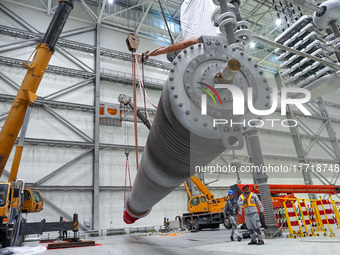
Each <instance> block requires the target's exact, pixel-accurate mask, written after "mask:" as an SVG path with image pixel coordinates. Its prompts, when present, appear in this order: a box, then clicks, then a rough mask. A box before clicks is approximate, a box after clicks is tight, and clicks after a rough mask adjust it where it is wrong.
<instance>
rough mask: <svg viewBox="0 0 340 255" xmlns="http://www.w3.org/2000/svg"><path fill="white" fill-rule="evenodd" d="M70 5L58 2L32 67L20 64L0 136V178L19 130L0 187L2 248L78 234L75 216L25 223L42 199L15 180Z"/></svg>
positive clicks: (68, 1)
mask: <svg viewBox="0 0 340 255" xmlns="http://www.w3.org/2000/svg"><path fill="white" fill-rule="evenodd" d="M73 2H74V0H59V5H58V8H57V10H56V12H55V14H54V16H53V18H52V21H51V23H50V25H49V27H48V29H47V32H46V33H45V35H44V37H43V39H42V42H41V43H39V44H38V45H37V47H36V49H35V51H34V52H33V53H32V55H34V57H33V60H32V63H31V64H28V61H27V62H25V63H23V65H24V66H25V67H26V68H27V69H28V70H27V73H26V76H25V78H24V80H23V82H22V84H21V86H20V88H19V91H18V93H17V95H16V97H15V99H14V102H13V104H12V107H11V109H10V111H9V113H8V116H7V118H6V121H5V123H4V125H3V127H2V129H1V132H0V176H2V174H3V171H4V168H5V166H6V163H7V160H8V157H9V155H10V153H11V151H12V149H13V146H14V144H15V141H16V139H17V137H18V134H19V131H20V129H21V135H20V139H19V142H18V145H17V147H16V151H15V155H14V159H13V164H12V168H11V171H10V175H9V178H8V182H5V183H0V241H1V243H2V247H7V246H16V245H20V244H21V242H23V239H24V236H25V235H27V234H41V233H42V232H45V231H61V230H74V231H77V230H78V216H77V215H76V214H75V215H74V219H73V222H57V223H46V222H45V221H42V222H38V223H26V222H25V220H24V219H23V218H22V213H36V212H40V211H41V210H42V209H43V198H42V196H41V193H40V191H39V190H36V189H29V188H25V183H24V181H23V180H19V179H17V174H18V169H19V164H20V159H21V154H22V150H23V142H24V137H25V133H26V130H27V125H28V120H29V116H30V112H31V107H32V106H33V103H34V101H35V100H36V98H37V95H36V94H35V93H36V91H37V89H38V87H39V84H40V81H41V79H42V78H43V75H44V73H45V71H46V68H47V66H48V63H49V61H50V59H51V57H52V55H53V53H54V50H55V46H56V44H57V40H58V38H59V36H60V34H61V31H62V30H63V28H64V25H65V23H66V20H67V18H68V16H69V14H70V12H71V10H72V9H73ZM32 55H31V56H32ZM31 56H30V58H31Z"/></svg>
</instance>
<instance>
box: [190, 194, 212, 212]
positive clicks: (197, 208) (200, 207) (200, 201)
mask: <svg viewBox="0 0 340 255" xmlns="http://www.w3.org/2000/svg"><path fill="white" fill-rule="evenodd" d="M208 210H209V208H208V202H207V198H206V197H205V196H203V195H198V196H193V197H191V198H190V200H189V212H190V213H197V212H208Z"/></svg>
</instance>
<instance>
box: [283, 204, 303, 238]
mask: <svg viewBox="0 0 340 255" xmlns="http://www.w3.org/2000/svg"><path fill="white" fill-rule="evenodd" d="M285 204H286V209H287V212H288V215H286V217H287V216H288V217H289V222H288V224H290V227H289V225H288V229H289V230H290V231H289V232H292V231H293V233H290V234H291V235H293V234H302V230H301V226H300V224H299V220H298V218H297V217H296V212H295V207H294V205H293V204H292V203H291V202H286V203H285Z"/></svg>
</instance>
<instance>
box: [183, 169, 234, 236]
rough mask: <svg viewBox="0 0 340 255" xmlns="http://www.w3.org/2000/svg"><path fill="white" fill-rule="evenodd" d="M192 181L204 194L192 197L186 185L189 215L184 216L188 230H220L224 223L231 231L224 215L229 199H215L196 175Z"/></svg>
mask: <svg viewBox="0 0 340 255" xmlns="http://www.w3.org/2000/svg"><path fill="white" fill-rule="evenodd" d="M190 180H191V181H192V182H193V183H194V184H195V185H196V187H197V188H198V189H199V190H200V191H201V192H202V194H200V195H196V196H192V195H191V192H190V190H189V187H188V185H187V183H186V182H185V183H184V186H185V189H186V191H187V193H188V196H189V202H188V211H189V213H184V214H183V216H182V222H183V225H185V226H186V227H187V229H188V230H202V229H203V228H218V227H219V225H220V223H223V224H224V226H225V227H226V228H228V229H230V228H231V225H230V223H229V221H228V218H225V217H224V215H223V210H224V204H225V201H226V200H227V199H228V198H227V197H222V198H215V196H214V195H213V194H212V193H211V192H210V190H209V189H208V188H207V187H206V186H205V185H204V183H203V182H202V181H201V180H200V179H199V178H198V177H197V176H196V175H194V176H192V177H191V178H190Z"/></svg>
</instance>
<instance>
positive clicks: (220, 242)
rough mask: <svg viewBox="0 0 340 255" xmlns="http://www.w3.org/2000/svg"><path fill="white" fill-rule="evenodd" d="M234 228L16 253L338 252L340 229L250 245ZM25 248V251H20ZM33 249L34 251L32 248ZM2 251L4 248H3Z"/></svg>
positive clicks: (197, 254) (136, 236)
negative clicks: (238, 237) (233, 238)
mask: <svg viewBox="0 0 340 255" xmlns="http://www.w3.org/2000/svg"><path fill="white" fill-rule="evenodd" d="M229 236H230V230H226V229H222V228H221V229H218V230H203V231H200V232H197V233H191V232H184V233H182V234H180V235H179V236H161V235H158V234H150V235H149V234H130V235H122V236H104V237H95V238H91V240H95V241H96V243H97V244H100V245H99V246H95V247H84V248H69V249H58V250H44V247H45V245H42V244H39V243H38V242H27V243H24V244H23V245H24V246H28V247H20V248H19V249H18V250H17V252H16V253H15V254H25V255H27V254H29V255H45V254H48V255H55V254H58V255H93V254H95V255H101V254H115V255H116V254H117V255H130V254H131V255H132V254H133V255H135V254H140V255H144V254H145V255H178V254H181V255H182V254H183V255H186V254H188V255H189V254H190V255H201V254H211V255H215V254H216V255H217V254H218V255H221V254H253V255H256V254H259V255H260V254H261V255H263V254H271V255H275V254H290V255H294V254H299V255H301V254H308V255H311V254H323V255H328V254H338V253H339V250H340V231H337V232H336V236H335V237H333V238H332V237H329V236H327V237H324V236H320V237H307V238H297V239H291V238H278V239H270V240H269V239H267V240H266V239H265V245H262V246H256V245H251V246H250V245H247V243H248V242H249V239H246V240H242V241H241V242H237V241H235V242H231V241H230V239H229V238H230V237H229ZM20 249H21V252H20ZM30 249H31V250H30ZM0 254H1V250H0Z"/></svg>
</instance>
